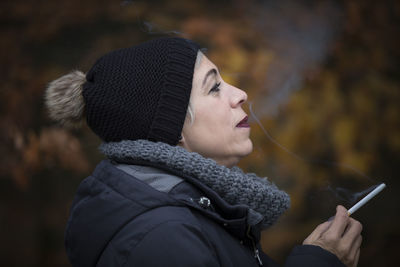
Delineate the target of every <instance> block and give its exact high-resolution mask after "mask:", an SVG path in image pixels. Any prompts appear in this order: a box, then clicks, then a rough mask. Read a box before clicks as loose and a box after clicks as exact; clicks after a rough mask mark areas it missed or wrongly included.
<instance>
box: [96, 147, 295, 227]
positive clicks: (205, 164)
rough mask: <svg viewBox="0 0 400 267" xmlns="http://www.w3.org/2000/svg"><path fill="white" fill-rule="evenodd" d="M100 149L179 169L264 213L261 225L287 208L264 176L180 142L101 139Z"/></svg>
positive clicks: (228, 198) (119, 157)
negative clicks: (229, 165)
mask: <svg viewBox="0 0 400 267" xmlns="http://www.w3.org/2000/svg"><path fill="white" fill-rule="evenodd" d="M100 151H101V152H102V153H103V154H104V155H106V156H107V157H108V158H110V159H112V160H116V161H123V162H124V163H129V161H130V160H132V161H133V160H140V161H143V160H144V161H148V162H151V163H155V164H161V165H164V166H166V167H167V168H170V169H174V170H176V171H180V172H182V173H184V174H185V175H189V176H191V177H194V178H196V179H198V180H199V181H200V182H202V183H203V184H205V185H207V186H208V187H210V188H211V189H213V190H214V191H215V192H216V193H217V194H218V195H219V196H220V197H221V198H223V199H224V200H225V201H227V202H228V203H230V204H231V205H235V204H244V205H246V206H248V207H249V208H250V209H252V210H254V211H256V212H257V213H260V214H261V215H262V216H263V221H262V226H263V228H266V227H268V226H270V225H272V224H273V223H274V222H275V221H276V220H277V219H278V217H279V216H280V215H281V214H282V213H283V212H284V211H285V210H286V209H288V208H289V205H290V199H289V196H288V195H287V194H286V193H285V192H284V191H281V190H279V189H278V188H277V187H276V186H275V185H274V184H273V183H271V182H269V181H268V180H267V178H260V177H258V176H257V175H255V174H254V173H244V172H243V171H242V170H241V169H240V168H238V167H233V168H231V169H230V168H227V167H225V166H221V165H218V164H217V163H216V162H215V161H214V160H212V159H209V158H204V157H203V156H201V155H200V154H198V153H195V152H188V151H187V150H185V149H184V148H182V147H179V146H170V145H168V144H165V143H160V142H159V143H154V142H150V141H146V140H137V141H127V140H126V141H121V142H110V143H103V144H102V145H101V146H100Z"/></svg>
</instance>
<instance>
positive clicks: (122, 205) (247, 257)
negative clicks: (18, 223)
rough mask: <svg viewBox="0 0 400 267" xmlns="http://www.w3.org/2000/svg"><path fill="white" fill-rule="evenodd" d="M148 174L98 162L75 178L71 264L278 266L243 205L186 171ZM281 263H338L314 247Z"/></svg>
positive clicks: (70, 227) (304, 248) (69, 240)
mask: <svg viewBox="0 0 400 267" xmlns="http://www.w3.org/2000/svg"><path fill="white" fill-rule="evenodd" d="M133 167H135V166H133ZM136 167H137V166H136ZM124 168H125V169H124ZM127 168H128V169H127ZM144 168H146V167H144ZM147 168H148V167H147ZM144 170H148V169H144ZM153 170H156V169H153ZM135 172H136V174H135ZM150 174H151V173H150ZM146 175H147V176H149V175H148V173H147V174H146V173H144V174H143V173H141V169H140V167H139V168H136V169H135V168H134V171H129V166H128V167H127V166H123V165H117V164H115V163H112V162H110V161H109V160H104V161H102V162H101V163H100V164H99V165H98V166H97V168H96V169H95V171H94V172H93V174H92V175H91V176H89V177H88V178H86V179H85V180H84V181H83V182H82V183H81V185H80V186H79V189H78V192H77V194H76V196H75V199H74V202H73V204H72V208H71V213H70V218H69V220H68V224H67V229H66V237H65V245H66V249H67V254H68V257H69V259H70V261H71V263H72V265H73V266H99V267H100V266H107V267H109V266H176V267H179V266H193V267H196V266H199V267H200V266H210V267H214V266H215V267H217V266H238V267H239V266H261V265H262V266H278V265H277V263H275V262H274V261H273V260H272V259H271V258H269V257H268V256H267V255H266V254H264V253H263V252H262V251H261V249H260V247H259V239H260V229H259V226H258V225H257V224H254V223H252V221H253V222H254V220H252V219H251V218H250V217H251V214H250V212H249V210H248V208H247V207H246V206H241V205H236V206H232V205H229V204H228V203H226V202H225V201H224V200H223V199H221V198H220V197H219V196H218V195H217V194H216V193H215V192H214V191H212V190H211V189H210V188H208V187H206V186H205V185H203V184H201V183H200V182H196V180H194V179H191V178H190V177H185V180H183V179H181V178H180V177H178V176H176V174H175V175H172V174H168V172H165V171H164V170H163V171H159V172H156V173H155V174H153V176H160V177H163V178H162V180H164V181H166V182H165V183H161V184H158V185H157V183H158V182H159V180H157V179H147V178H149V177H147V178H146ZM135 176H138V177H139V176H140V179H137V177H135ZM143 177H145V178H146V179H145V180H146V181H144V180H143ZM150 178H151V177H150ZM160 179H161V178H160ZM149 181H150V182H149ZM187 181H190V183H189V182H187ZM155 188H157V189H155ZM286 266H321V267H324V266H344V265H343V264H342V263H341V262H340V261H339V260H338V258H337V257H336V256H335V255H333V254H331V253H330V252H328V251H325V250H323V249H321V248H320V247H317V246H297V247H295V248H294V249H293V251H292V253H291V254H290V255H289V257H288V259H287V262H286Z"/></svg>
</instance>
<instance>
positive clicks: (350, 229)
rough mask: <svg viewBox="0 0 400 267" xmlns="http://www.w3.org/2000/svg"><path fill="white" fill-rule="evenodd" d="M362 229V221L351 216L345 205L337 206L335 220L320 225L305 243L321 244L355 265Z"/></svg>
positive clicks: (341, 258)
mask: <svg viewBox="0 0 400 267" xmlns="http://www.w3.org/2000/svg"><path fill="white" fill-rule="evenodd" d="M361 231H362V225H361V223H360V222H358V221H356V220H354V219H353V218H350V217H349V215H348V213H347V210H346V209H345V208H344V207H343V206H337V207H336V215H335V218H334V219H333V221H327V222H324V223H322V224H320V225H318V226H317V228H315V230H314V231H313V232H312V233H311V234H310V235H309V236H308V237H307V238H306V240H304V242H303V244H304V245H315V246H320V247H321V248H323V249H325V250H328V251H330V252H332V253H333V254H335V255H336V256H337V257H338V258H339V259H340V260H341V261H342V262H343V263H344V264H345V265H346V266H348V267H354V266H357V264H358V259H359V257H360V246H361V242H362V236H361Z"/></svg>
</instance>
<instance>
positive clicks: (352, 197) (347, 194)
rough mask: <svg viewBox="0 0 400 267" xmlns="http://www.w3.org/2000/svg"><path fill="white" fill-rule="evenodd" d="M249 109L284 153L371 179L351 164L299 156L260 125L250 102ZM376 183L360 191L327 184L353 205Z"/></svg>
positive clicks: (264, 131)
mask: <svg viewBox="0 0 400 267" xmlns="http://www.w3.org/2000/svg"><path fill="white" fill-rule="evenodd" d="M249 111H250V115H251V117H252V119H254V121H255V122H256V123H257V124H258V125H259V126H260V128H261V130H262V131H263V133H264V134H265V136H266V137H267V138H268V139H269V140H270V141H271V142H272V143H274V144H275V145H276V146H278V147H279V148H280V149H282V150H283V151H285V152H286V153H288V154H289V155H291V156H292V157H293V158H295V159H297V160H300V161H303V162H306V163H309V164H319V165H328V166H335V167H342V168H346V169H349V170H351V171H353V172H354V173H356V174H358V175H360V176H362V177H364V178H367V179H368V180H370V181H373V179H372V178H371V177H369V176H368V175H366V174H364V173H363V172H361V171H360V170H358V169H356V168H354V167H353V166H351V165H349V164H344V163H338V162H333V161H327V160H320V159H310V158H306V157H302V156H299V155H298V154H296V153H294V152H293V151H291V150H289V149H288V148H286V147H285V146H283V145H282V144H280V143H279V142H278V141H276V139H274V138H273V137H272V136H271V134H270V133H269V132H268V131H267V130H266V129H265V127H264V126H263V125H262V123H261V122H260V120H259V119H258V117H257V116H256V115H255V114H254V111H253V108H252V103H249ZM378 185H379V184H376V185H373V186H371V187H368V188H367V189H365V190H362V191H361V192H353V191H351V190H349V189H346V188H343V187H336V188H332V187H331V186H328V190H329V191H330V192H332V193H334V196H335V197H336V198H338V199H339V200H341V201H344V202H346V203H347V204H349V205H353V204H354V203H355V202H356V201H357V200H358V199H359V198H360V197H361V196H363V195H365V194H367V193H369V192H371V191H372V190H374V189H375V188H376V187H377V186H378Z"/></svg>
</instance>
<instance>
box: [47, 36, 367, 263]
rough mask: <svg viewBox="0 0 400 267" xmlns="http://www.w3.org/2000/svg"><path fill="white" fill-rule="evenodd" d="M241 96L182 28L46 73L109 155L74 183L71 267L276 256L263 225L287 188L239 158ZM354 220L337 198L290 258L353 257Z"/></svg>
mask: <svg viewBox="0 0 400 267" xmlns="http://www.w3.org/2000/svg"><path fill="white" fill-rule="evenodd" d="M246 100H247V95H246V93H245V92H243V91H242V90H240V89H238V88H236V87H233V86H231V85H229V84H227V83H225V82H224V81H223V80H222V78H221V76H220V74H219V71H218V69H217V67H216V66H215V65H214V64H213V63H212V62H211V61H210V60H209V59H208V58H207V57H206V56H204V55H203V54H202V53H201V52H200V51H199V47H198V46H197V45H196V44H195V43H193V42H191V41H189V40H185V39H180V38H160V39H155V40H152V41H149V42H146V43H143V44H141V45H137V46H134V47H130V48H126V49H121V50H116V51H113V52H111V53H108V54H106V55H105V56H103V57H101V58H100V59H99V60H98V61H97V62H96V63H95V65H94V66H93V67H92V68H91V69H90V71H89V72H88V73H87V74H86V75H84V74H83V73H81V72H79V71H75V72H72V73H70V74H68V75H65V76H63V77H61V78H59V79H57V80H55V81H53V82H52V83H50V85H49V87H48V88H47V92H46V103H47V106H48V108H49V110H50V115H51V116H52V117H53V118H54V119H56V120H58V121H60V122H61V123H63V124H66V125H70V124H76V123H78V122H79V121H80V120H81V119H82V118H85V119H86V122H87V124H88V126H89V127H90V128H91V129H92V130H93V131H94V132H95V133H96V134H97V135H98V136H99V137H100V138H101V139H102V140H103V141H104V143H103V144H102V145H101V147H100V149H101V151H102V152H103V153H104V154H105V155H106V156H107V160H104V161H102V162H101V163H100V164H99V165H98V166H97V167H96V169H95V171H94V172H93V174H92V175H91V176H89V177H88V178H86V179H85V180H84V181H83V182H82V183H81V185H80V186H79V189H78V192H77V194H76V196H75V199H74V202H73V204H72V208H71V213H70V218H69V220H68V224H67V229H66V234H65V244H66V249H67V254H68V257H69V259H70V261H71V263H72V264H73V265H74V266H261V265H263V266H276V265H277V264H276V263H275V262H274V261H273V260H272V259H270V258H269V257H268V256H267V255H266V254H264V253H263V252H262V251H261V249H260V245H259V240H260V232H261V230H263V229H265V228H267V227H268V226H270V225H272V224H273V223H275V221H276V220H277V218H278V217H279V216H280V215H281V214H282V213H283V212H284V211H285V210H286V209H287V208H288V207H289V197H288V195H287V194H286V193H285V192H283V191H281V190H279V189H278V188H277V187H276V186H275V185H273V184H271V183H270V182H268V181H267V180H266V179H261V178H259V177H257V176H256V175H255V174H246V173H244V172H243V171H241V170H240V169H239V168H238V167H235V165H236V164H237V163H238V161H239V160H240V159H241V158H242V157H244V156H246V155H248V154H249V153H250V152H251V151H252V142H251V140H250V139H249V134H250V127H249V125H248V123H247V115H246V114H245V112H244V111H243V109H242V104H243V103H244V102H245V101H246ZM360 232H361V224H360V223H359V222H357V221H355V220H354V219H352V218H349V216H348V215H347V211H346V210H345V209H344V208H343V207H341V206H339V207H338V208H337V213H336V216H335V218H334V220H333V221H331V222H326V223H323V224H321V225H320V226H318V227H317V228H316V229H315V230H314V232H313V233H311V235H310V236H309V237H308V238H307V239H306V240H305V241H304V243H303V245H301V246H297V247H295V248H294V249H293V251H292V253H291V254H290V255H289V256H288V259H287V261H286V265H287V266H343V264H345V265H347V266H356V265H357V261H358V258H359V251H360V250H359V248H360V245H361V235H360Z"/></svg>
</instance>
